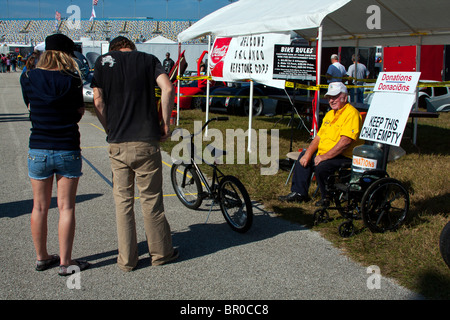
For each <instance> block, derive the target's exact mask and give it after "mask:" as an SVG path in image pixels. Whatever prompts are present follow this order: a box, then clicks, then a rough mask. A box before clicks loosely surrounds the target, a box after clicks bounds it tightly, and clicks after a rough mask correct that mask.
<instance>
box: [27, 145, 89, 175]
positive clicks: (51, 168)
mask: <svg viewBox="0 0 450 320" xmlns="http://www.w3.org/2000/svg"><path fill="white" fill-rule="evenodd" d="M81 166H82V159H81V151H71V150H44V149H30V150H29V151H28V176H29V177H30V178H31V179H35V180H44V179H47V178H50V177H52V176H53V175H54V174H57V175H60V176H63V177H66V178H79V177H81V176H82V174H83V173H82V172H81Z"/></svg>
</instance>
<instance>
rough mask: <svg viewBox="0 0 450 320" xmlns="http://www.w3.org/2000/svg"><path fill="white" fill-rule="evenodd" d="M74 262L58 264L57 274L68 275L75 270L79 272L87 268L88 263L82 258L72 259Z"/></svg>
mask: <svg viewBox="0 0 450 320" xmlns="http://www.w3.org/2000/svg"><path fill="white" fill-rule="evenodd" d="M74 261H75V264H71V265H68V266H59V271H58V274H59V275H60V276H70V275H71V274H73V273H75V272H80V271H83V270H86V269H87V268H89V266H90V264H89V262H87V261H84V260H74Z"/></svg>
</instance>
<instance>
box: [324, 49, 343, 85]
mask: <svg viewBox="0 0 450 320" xmlns="http://www.w3.org/2000/svg"><path fill="white" fill-rule="evenodd" d="M346 75H347V71H346V70H345V67H344V66H343V65H342V64H341V63H340V62H339V57H338V55H337V54H333V55H331V64H330V66H329V67H328V70H327V74H326V77H327V82H328V83H331V82H344V81H345V79H343V78H344V77H345V76H346Z"/></svg>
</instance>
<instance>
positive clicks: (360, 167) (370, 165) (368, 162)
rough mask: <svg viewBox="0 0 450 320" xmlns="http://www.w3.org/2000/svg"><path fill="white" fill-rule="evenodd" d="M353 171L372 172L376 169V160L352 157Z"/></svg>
mask: <svg viewBox="0 0 450 320" xmlns="http://www.w3.org/2000/svg"><path fill="white" fill-rule="evenodd" d="M352 166H353V169H352V170H353V171H355V172H364V171H366V170H374V169H376V168H377V160H375V159H369V158H362V157H358V156H355V155H354V156H353V162H352Z"/></svg>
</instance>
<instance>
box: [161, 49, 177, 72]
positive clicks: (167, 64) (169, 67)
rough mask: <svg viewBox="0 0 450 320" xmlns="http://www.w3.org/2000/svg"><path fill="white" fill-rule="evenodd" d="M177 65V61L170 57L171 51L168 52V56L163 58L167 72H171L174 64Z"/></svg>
mask: <svg viewBox="0 0 450 320" xmlns="http://www.w3.org/2000/svg"><path fill="white" fill-rule="evenodd" d="M174 65H175V61H173V60H172V58H171V57H170V53H169V52H167V53H166V58H165V59H164V60H163V67H164V71H165V72H166V74H169V73H170V71H171V70H172V68H173V66H174Z"/></svg>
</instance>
